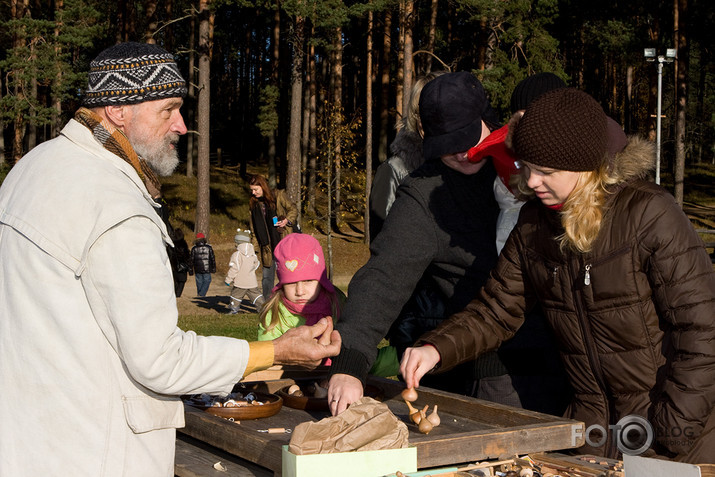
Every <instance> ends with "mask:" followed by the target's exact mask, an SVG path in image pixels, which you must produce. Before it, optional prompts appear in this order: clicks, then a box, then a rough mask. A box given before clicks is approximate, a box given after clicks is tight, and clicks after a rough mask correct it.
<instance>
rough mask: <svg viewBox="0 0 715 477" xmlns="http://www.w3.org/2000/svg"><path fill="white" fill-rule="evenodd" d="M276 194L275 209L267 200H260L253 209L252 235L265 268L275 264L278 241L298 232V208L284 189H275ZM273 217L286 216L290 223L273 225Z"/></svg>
mask: <svg viewBox="0 0 715 477" xmlns="http://www.w3.org/2000/svg"><path fill="white" fill-rule="evenodd" d="M273 192H274V193H275V196H276V206H275V209H271V208H268V207H266V206H265V204H266V203H265V202H264V201H262V200H259V201H257V202H256V204H255V205H254V206H253V208H252V209H251V220H250V221H249V222H250V225H251V236H252V237H255V238H256V242H257V244H258V247H257V248H256V249H257V250H258V256H259V258H260V259H261V265H262V266H263V267H265V268H268V267H270V266H271V265H272V264H273V250H275V248H276V245H278V242H280V241H281V239H283V238H284V237H285V236H286V235H288V234H290V233H293V232H298V231H299V230H298V229H297V221H298V208H297V207H296V206H295V204H294V203H293V202H291V200H290V199H289V198H288V194H286V192H285V191H284V190H280V189H276V190H274V191H273ZM273 217H285V218H287V219H288V225H286V226H285V227H283V228H282V229H278V228H276V227H274V226H273Z"/></svg>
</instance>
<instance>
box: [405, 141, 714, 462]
mask: <svg viewBox="0 0 715 477" xmlns="http://www.w3.org/2000/svg"><path fill="white" fill-rule="evenodd" d="M652 163H653V154H652V146H651V145H650V144H647V143H645V142H644V141H642V140H638V139H631V140H630V142H629V144H628V146H627V147H626V149H625V150H624V151H623V152H622V153H621V154H619V156H618V157H617V160H616V167H618V168H620V170H622V171H626V175H627V180H625V181H624V182H622V183H620V184H618V185H616V186H614V188H613V190H612V192H613V193H612V195H611V196H610V197H609V199H608V201H607V203H606V208H605V211H606V212H605V216H604V223H603V226H602V228H601V231H600V235H599V236H598V238H597V239H596V241H595V242H594V244H593V250H592V251H591V252H589V253H584V254H579V253H575V252H565V253H562V252H561V251H560V249H559V246H558V243H557V241H556V240H555V237H557V236H559V235H560V234H562V233H563V228H562V226H561V221H560V216H559V214H558V213H557V212H555V211H553V210H551V209H549V208H547V207H544V206H543V205H542V204H541V203H540V202H539V201H531V202H529V203H527V204H526V205H525V206H524V207H523V208H522V212H521V215H520V217H519V222H518V223H517V225H516V227H515V229H514V232H513V233H512V234H511V236H510V237H509V239H508V241H507V243H506V246H505V247H504V250H503V251H502V255H501V256H500V258H499V262H498V265H497V267H496V269H495V270H494V271H493V272H492V278H491V279H490V280H489V281H488V282H487V284H486V285H485V287H484V289H483V290H482V291H481V292H480V294H479V296H478V298H477V299H475V300H474V301H473V302H472V303H470V304H469V306H468V307H467V308H466V309H465V310H464V311H462V312H460V313H457V314H456V315H454V316H453V317H451V318H450V319H449V320H448V321H445V322H443V323H442V324H441V325H440V326H439V327H438V328H437V329H435V330H433V331H432V332H429V333H427V334H426V335H425V336H423V337H422V339H421V340H420V341H419V342H418V344H423V343H430V344H432V345H434V346H435V347H436V348H437V349H438V350H439V352H440V355H441V357H442V361H441V368H442V369H448V368H450V367H452V366H454V365H456V364H457V363H459V362H461V361H464V360H469V359H473V358H474V356H475V355H478V354H480V353H482V352H484V351H487V350H489V349H493V348H495V347H496V346H498V345H499V344H500V343H501V342H502V341H503V340H505V339H508V338H509V337H510V336H511V335H512V334H513V333H514V332H515V331H516V330H517V329H518V328H519V326H521V324H522V321H523V314H524V311H525V310H527V309H529V308H530V307H531V306H532V305H533V304H534V303H535V302H538V303H540V304H541V307H542V310H543V312H544V313H545V316H546V318H547V321H548V322H549V324H550V326H551V328H552V329H553V331H554V333H555V337H556V340H557V342H558V344H559V350H560V352H561V356H562V359H563V362H564V364H565V367H566V371H567V373H568V375H569V379H570V381H571V384H572V386H573V388H574V391H575V395H574V399H573V401H572V403H571V405H570V406H569V409H568V410H567V413H566V415H567V417H571V418H573V419H577V420H579V421H583V422H585V423H586V426H590V425H594V424H598V425H600V426H602V427H603V428H605V429H609V425H611V426H613V425H615V424H617V423H618V422H619V421H620V420H621V419H623V418H625V417H626V416H631V415H637V416H642V417H643V418H646V419H647V420H648V421H649V422H650V424H651V425H652V426H653V429H654V432H655V443H654V446H653V448H651V449H650V450H649V451H648V452H650V453H653V452H657V453H659V454H663V455H667V456H669V457H675V458H678V459H682V460H687V461H689V462H698V463H703V462H715V461H714V460H713V459H715V416H714V414H713V406H714V404H715V273H714V272H713V267H712V264H711V262H710V259H709V257H708V255H707V253H706V251H705V249H704V247H703V243H702V240H701V239H700V238H699V237H698V235H697V234H696V233H695V231H694V229H693V227H692V225H691V223H690V221H689V220H688V218H687V216H686V215H685V214H684V213H683V211H682V210H681V208H680V207H679V206H678V205H677V204H676V203H675V201H674V200H673V197H672V196H671V195H670V194H668V193H667V192H666V191H665V190H664V189H662V188H661V187H659V186H657V185H655V184H653V183H651V182H649V181H646V180H642V178H643V177H644V176H645V174H646V173H647V172H648V171H649V170H650V169H651V168H652ZM593 440H595V441H598V439H595V438H594V439H593ZM579 452H581V453H585V454H590V453H593V454H597V455H606V456H608V457H616V455H617V454H618V449H617V446H616V445H614V440H613V436H612V435H611V430H609V436H608V439H607V440H606V443H605V445H603V446H601V447H592V446H588V445H587V446H585V447H582V448H580V449H579Z"/></svg>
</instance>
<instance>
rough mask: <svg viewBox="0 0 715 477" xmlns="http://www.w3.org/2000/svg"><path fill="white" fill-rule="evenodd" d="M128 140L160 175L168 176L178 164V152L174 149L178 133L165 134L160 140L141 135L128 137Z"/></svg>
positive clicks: (177, 140)
mask: <svg viewBox="0 0 715 477" xmlns="http://www.w3.org/2000/svg"><path fill="white" fill-rule="evenodd" d="M130 142H131V144H132V147H133V148H134V151H135V152H136V153H137V154H138V155H139V157H141V158H142V159H144V160H145V161H146V162H147V164H149V166H150V167H151V168H152V170H153V171H154V172H156V173H157V174H158V175H159V176H161V177H166V176H170V175H171V174H173V173H174V170H176V166H178V165H179V154H178V152H177V151H176V144H177V143H178V142H179V135H178V134H172V135H169V136H166V137H164V139H163V140H162V141H156V140H155V139H151V138H146V137H144V136H143V135H142V136H140V137H137V138H133V139H130ZM172 145H173V147H172Z"/></svg>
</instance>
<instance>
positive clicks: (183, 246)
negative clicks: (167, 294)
mask: <svg viewBox="0 0 715 477" xmlns="http://www.w3.org/2000/svg"><path fill="white" fill-rule="evenodd" d="M173 241H174V263H172V272H173V273H174V291H175V293H176V297H177V298H179V297H180V296H181V294H182V293H183V292H184V285H186V279H187V275H188V272H189V270H191V251H189V245H188V244H187V243H186V239H184V231H183V230H181V229H180V228H176V229H174V237H173Z"/></svg>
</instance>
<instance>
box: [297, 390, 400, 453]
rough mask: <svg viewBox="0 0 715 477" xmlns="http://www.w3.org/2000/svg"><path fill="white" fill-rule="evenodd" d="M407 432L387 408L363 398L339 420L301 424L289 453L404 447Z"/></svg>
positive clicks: (337, 417)
mask: <svg viewBox="0 0 715 477" xmlns="http://www.w3.org/2000/svg"><path fill="white" fill-rule="evenodd" d="M408 434H409V433H408V431H407V426H406V425H405V423H404V422H402V421H400V420H399V419H397V417H395V415H394V414H392V412H390V409H389V408H388V407H387V405H386V404H383V403H381V402H378V401H375V400H374V399H372V398H369V397H363V398H362V399H360V400H359V401H356V402H354V403H352V404H351V405H350V407H348V409H347V410H346V411H345V412H343V413H342V414H340V415H338V416H333V417H326V418H325V419H322V420H320V421H318V422H304V423H302V424H298V425H297V426H296V427H295V429H294V430H293V434H292V436H291V439H290V446H289V450H290V452H292V453H293V454H296V455H308V454H329V453H333V452H352V451H367V450H380V449H400V448H403V447H407V444H408Z"/></svg>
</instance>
